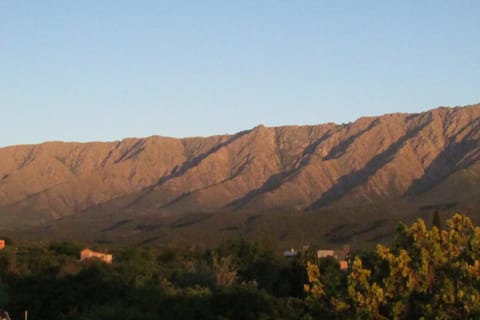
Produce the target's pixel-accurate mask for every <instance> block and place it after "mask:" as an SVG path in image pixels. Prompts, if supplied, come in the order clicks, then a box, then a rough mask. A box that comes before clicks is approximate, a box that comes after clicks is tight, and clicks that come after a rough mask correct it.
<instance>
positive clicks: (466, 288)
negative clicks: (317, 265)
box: [306, 214, 480, 319]
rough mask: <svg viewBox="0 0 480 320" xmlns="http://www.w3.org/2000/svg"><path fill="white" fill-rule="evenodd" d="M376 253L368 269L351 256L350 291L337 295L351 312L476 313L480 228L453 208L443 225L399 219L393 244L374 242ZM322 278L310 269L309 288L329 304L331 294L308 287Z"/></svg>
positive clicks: (409, 315)
mask: <svg viewBox="0 0 480 320" xmlns="http://www.w3.org/2000/svg"><path fill="white" fill-rule="evenodd" d="M376 253H377V255H378V256H379V258H380V259H379V261H378V262H377V265H375V266H373V268H372V269H367V268H365V267H364V266H363V264H362V260H361V259H360V258H359V257H356V258H355V260H354V263H353V266H352V270H351V273H350V274H349V276H348V294H347V295H344V296H341V297H340V298H336V301H337V306H338V305H339V303H342V304H343V305H344V306H345V307H344V308H343V310H350V312H351V313H352V314H353V317H354V318H358V319H387V318H388V319H418V318H423V319H473V318H475V319H477V318H479V317H480V303H479V301H480V228H479V227H474V226H473V224H472V222H471V221H470V219H469V218H468V217H466V216H463V215H461V214H455V215H454V216H453V217H452V218H451V219H450V220H448V221H447V222H446V229H445V230H440V229H439V228H438V227H437V226H433V227H432V228H431V229H428V228H427V226H426V225H425V222H424V221H423V220H422V219H419V220H418V221H417V222H415V223H414V224H412V225H411V226H410V227H408V226H405V225H401V226H400V227H399V228H398V230H397V240H396V242H395V243H394V245H393V246H392V248H388V247H386V246H383V245H378V246H377V250H376ZM309 269H312V267H311V266H307V270H309ZM311 274H312V275H313V276H312V277H310V275H311ZM322 281H323V280H322V275H321V273H320V272H318V273H309V286H308V287H306V289H307V292H309V294H310V297H311V298H315V299H317V300H318V299H323V300H324V301H325V300H326V301H329V300H330V303H331V304H333V303H332V302H333V301H334V300H332V298H334V297H331V298H330V299H325V297H324V296H322V295H320V294H318V292H321V291H318V290H317V292H315V291H312V290H310V286H312V285H313V286H316V287H319V288H321V287H322V286H323V285H322ZM339 301H340V302H339Z"/></svg>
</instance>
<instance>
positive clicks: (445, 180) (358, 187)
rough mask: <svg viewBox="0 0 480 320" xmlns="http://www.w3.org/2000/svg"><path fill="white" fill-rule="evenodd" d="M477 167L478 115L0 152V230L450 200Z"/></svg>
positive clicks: (473, 111) (444, 111)
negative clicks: (69, 220)
mask: <svg viewBox="0 0 480 320" xmlns="http://www.w3.org/2000/svg"><path fill="white" fill-rule="evenodd" d="M479 160H480V105H474V106H469V107H462V108H460V107H457V108H438V109H434V110H431V111H428V112H425V113H419V114H390V115H385V116H381V117H367V118H361V119H358V120H357V121H355V122H353V123H348V124H342V125H336V124H323V125H316V126H286V127H277V128H266V127H264V126H258V127H256V128H254V129H252V130H249V131H243V132H240V133H237V134H235V135H223V136H213V137H207V138H186V139H173V138H164V137H158V136H154V137H149V138H143V139H125V140H122V141H119V142H111V143H96V142H95V143H63V142H48V143H43V144H40V145H26V146H13V147H6V148H2V149H0V223H1V224H2V226H3V227H4V228H6V227H10V226H11V227H22V226H36V225H45V224H48V223H50V222H51V221H55V220H59V219H61V218H64V217H67V216H80V215H82V214H83V213H84V212H90V213H91V212H95V214H97V215H99V216H101V215H102V214H106V212H109V214H110V215H112V216H114V215H115V214H117V215H118V216H119V217H120V216H137V217H138V216H146V217H151V216H156V217H165V218H169V217H170V218H171V217H179V216H182V215H184V214H195V213H201V214H214V213H219V212H228V213H229V214H232V213H233V212H243V213H245V212H248V213H249V214H257V213H262V212H267V211H268V212H272V211H274V210H281V211H282V212H285V211H304V210H320V209H329V210H330V209H335V208H338V209H345V208H350V207H359V206H366V205H372V204H375V203H377V202H378V203H379V202H385V201H399V200H402V201H410V202H411V201H417V202H419V203H426V204H429V205H435V204H441V203H444V202H446V201H447V202H452V201H453V202H461V201H467V200H468V199H470V198H474V197H476V196H477V195H478V193H479V192H478V191H477V190H479V187H480V177H479V175H480V161H479ZM449 186H450V187H449ZM451 186H455V188H453V189H452V188H451ZM202 217H203V216H202ZM122 221H123V220H122Z"/></svg>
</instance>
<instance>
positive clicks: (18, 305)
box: [0, 241, 307, 320]
mask: <svg viewBox="0 0 480 320" xmlns="http://www.w3.org/2000/svg"><path fill="white" fill-rule="evenodd" d="M81 249H83V246H82V245H79V244H75V243H70V242H61V243H59V242H56V243H51V244H49V245H35V246H33V245H30V246H18V248H17V249H16V248H15V245H8V246H7V248H6V249H5V250H3V251H1V252H0V308H4V309H6V310H8V311H9V312H10V315H11V316H12V319H23V313H24V310H28V317H29V319H33V320H34V319H70V320H72V319H78V320H80V319H116V320H118V319H302V318H303V316H304V315H305V314H306V313H307V305H306V303H305V301H304V295H305V294H304V290H303V286H304V283H305V281H306V270H305V264H304V261H303V259H302V257H296V258H292V259H286V258H284V257H283V256H282V255H280V254H278V253H277V252H276V250H274V249H273V248H271V247H270V246H269V245H268V244H267V243H263V242H246V241H233V242H228V243H224V244H223V245H221V246H219V247H217V248H213V249H204V248H203V249H202V248H136V249H124V250H121V249H117V250H111V253H112V254H113V261H114V262H113V264H111V265H109V264H106V263H102V262H100V261H95V260H91V261H88V262H80V261H79V252H80V250H81ZM98 249H100V250H102V249H103V250H104V249H105V248H101V247H99V248H98Z"/></svg>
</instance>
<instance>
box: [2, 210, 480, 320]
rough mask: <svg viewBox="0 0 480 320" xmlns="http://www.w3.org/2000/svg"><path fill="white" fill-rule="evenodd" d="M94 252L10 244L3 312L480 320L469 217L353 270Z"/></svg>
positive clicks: (238, 256)
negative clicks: (92, 255)
mask: <svg viewBox="0 0 480 320" xmlns="http://www.w3.org/2000/svg"><path fill="white" fill-rule="evenodd" d="M82 248H83V246H82V245H79V244H75V243H70V242H56V243H51V244H49V245H35V246H33V245H30V246H25V245H24V246H19V247H18V249H16V247H15V245H12V244H9V245H7V248H6V249H5V250H2V251H0V308H5V309H7V310H8V311H9V312H10V314H11V315H12V316H13V317H12V319H13V320H15V319H23V312H24V310H28V314H29V319H33V320H35V319H70V320H72V319H76V320H80V319H127V320H128V319H147V320H148V319H207V320H208V319H217V320H220V319H303V320H307V319H421V318H422V319H478V318H480V228H479V227H476V226H474V225H473V224H472V223H471V221H470V219H468V218H467V217H465V216H462V215H458V214H457V215H455V216H453V217H452V218H451V219H450V220H448V221H447V222H446V223H445V228H444V229H442V224H441V223H440V222H439V221H436V222H435V225H434V226H432V227H431V228H429V227H427V226H426V225H425V223H424V222H423V221H422V220H419V221H417V222H416V223H414V224H412V225H411V226H406V225H400V226H399V227H398V230H397V233H396V240H395V242H394V244H393V245H392V246H391V248H388V247H385V246H383V245H379V246H378V247H377V250H376V251H364V252H354V253H353V254H352V261H351V267H350V269H349V270H348V271H341V270H340V269H339V264H338V261H337V260H336V259H334V258H332V257H328V258H322V259H319V260H317V259H315V257H314V255H313V254H312V252H310V253H308V252H307V254H299V255H298V256H295V257H289V258H286V257H283V256H282V255H281V254H280V253H279V252H278V251H277V250H276V249H274V248H272V247H271V246H270V245H268V243H264V242H247V241H242V240H239V241H231V242H227V243H224V244H222V245H221V246H219V247H216V248H197V247H192V248H136V249H123V250H121V249H115V250H113V249H111V251H112V252H111V253H113V255H114V263H113V264H112V265H109V264H105V263H102V262H100V261H95V260H92V261H88V262H80V261H79V252H80V250H81V249H82ZM98 249H100V250H101V249H105V248H98Z"/></svg>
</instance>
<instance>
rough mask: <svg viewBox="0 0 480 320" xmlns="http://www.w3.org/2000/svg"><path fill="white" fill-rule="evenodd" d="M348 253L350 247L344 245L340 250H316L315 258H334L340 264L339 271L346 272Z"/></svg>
mask: <svg viewBox="0 0 480 320" xmlns="http://www.w3.org/2000/svg"><path fill="white" fill-rule="evenodd" d="M350 251H351V249H350V245H348V244H346V245H344V246H343V248H342V249H340V250H330V249H329V250H318V251H317V258H319V259H320V258H326V257H334V258H335V259H337V260H338V262H339V264H340V270H348V264H349V261H350Z"/></svg>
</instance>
